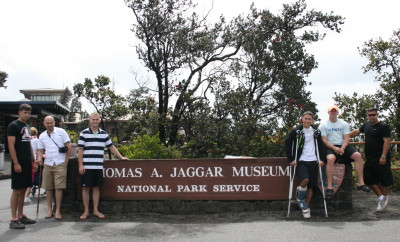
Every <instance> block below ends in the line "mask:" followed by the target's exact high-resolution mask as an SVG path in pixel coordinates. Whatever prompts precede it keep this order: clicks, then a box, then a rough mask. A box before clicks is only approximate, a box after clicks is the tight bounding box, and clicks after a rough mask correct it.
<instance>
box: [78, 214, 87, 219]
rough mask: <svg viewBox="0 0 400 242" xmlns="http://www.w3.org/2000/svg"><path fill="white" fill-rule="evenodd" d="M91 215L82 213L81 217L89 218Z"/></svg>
mask: <svg viewBox="0 0 400 242" xmlns="http://www.w3.org/2000/svg"><path fill="white" fill-rule="evenodd" d="M88 217H89V214H82V215H81V216H80V217H79V218H80V219H81V220H85V219H87V218H88Z"/></svg>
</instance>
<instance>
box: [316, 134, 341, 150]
mask: <svg viewBox="0 0 400 242" xmlns="http://www.w3.org/2000/svg"><path fill="white" fill-rule="evenodd" d="M321 137H322V141H323V142H324V144H325V146H326V148H328V149H331V150H333V151H334V152H335V153H336V154H338V155H340V153H341V152H340V148H339V147H336V146H334V145H333V144H332V143H331V142H329V141H328V137H327V136H321Z"/></svg>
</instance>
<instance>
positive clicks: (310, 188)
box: [306, 187, 313, 207]
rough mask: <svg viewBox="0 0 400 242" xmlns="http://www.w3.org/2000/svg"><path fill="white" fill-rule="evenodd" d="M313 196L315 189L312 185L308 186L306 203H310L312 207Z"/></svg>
mask: <svg viewBox="0 0 400 242" xmlns="http://www.w3.org/2000/svg"><path fill="white" fill-rule="evenodd" d="M312 196H313V189H312V187H309V188H307V196H306V203H307V204H308V207H310V203H311V198H312Z"/></svg>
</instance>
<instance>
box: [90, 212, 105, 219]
mask: <svg viewBox="0 0 400 242" xmlns="http://www.w3.org/2000/svg"><path fill="white" fill-rule="evenodd" d="M93 215H94V216H96V217H98V218H101V219H103V218H105V217H106V216H104V214H102V213H100V212H99V213H96V214H93Z"/></svg>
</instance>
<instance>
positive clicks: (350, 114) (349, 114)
mask: <svg viewBox="0 0 400 242" xmlns="http://www.w3.org/2000/svg"><path fill="white" fill-rule="evenodd" d="M333 100H335V103H337V104H338V105H339V107H340V111H341V114H340V117H341V118H342V119H343V120H345V121H346V122H348V123H349V125H350V128H351V129H358V128H360V127H361V125H362V124H363V123H365V114H366V111H367V109H368V108H371V107H379V106H380V104H379V103H380V100H378V99H376V97H375V95H367V94H364V95H361V96H359V95H358V94H357V93H356V92H354V93H353V96H348V95H346V94H340V93H336V92H335V97H333Z"/></svg>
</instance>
